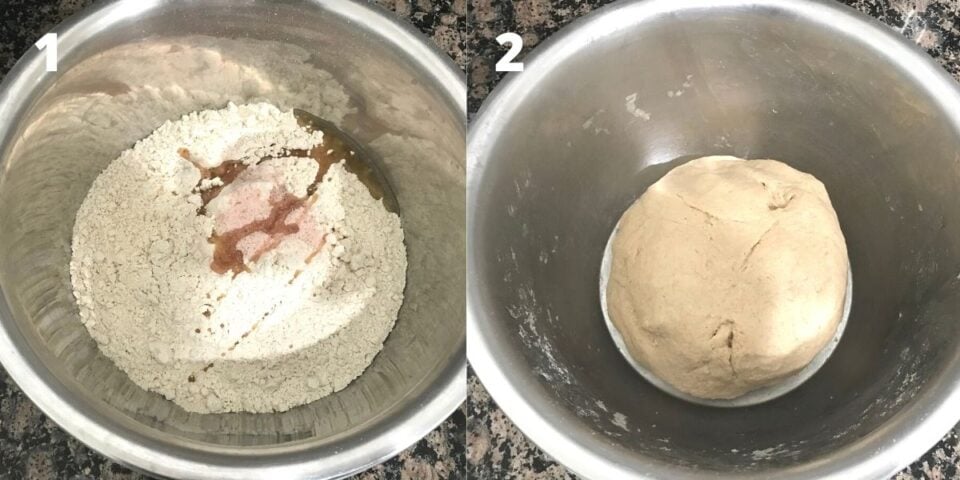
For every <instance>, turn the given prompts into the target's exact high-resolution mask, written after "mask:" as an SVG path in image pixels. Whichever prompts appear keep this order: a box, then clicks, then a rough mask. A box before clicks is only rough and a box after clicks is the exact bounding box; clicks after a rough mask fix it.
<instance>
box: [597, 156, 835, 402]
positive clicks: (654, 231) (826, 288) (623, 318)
mask: <svg viewBox="0 0 960 480" xmlns="http://www.w3.org/2000/svg"><path fill="white" fill-rule="evenodd" d="M612 256H613V258H612V262H611V271H610V279H609V283H608V285H607V308H608V312H609V315H610V320H611V321H612V322H613V324H614V325H615V326H616V328H617V329H618V330H619V331H620V333H621V335H622V336H623V338H624V340H625V343H626V345H627V348H628V350H629V353H630V354H631V356H633V358H634V359H635V360H636V361H637V362H638V363H640V364H641V365H643V366H644V367H646V368H647V369H648V370H649V371H650V372H652V373H653V374H654V375H656V376H657V377H659V378H660V379H661V380H663V381H665V382H667V383H669V384H670V385H672V386H673V387H675V388H676V389H677V390H680V391H682V392H684V393H687V394H689V395H693V396H696V397H700V398H705V399H731V398H736V397H738V396H741V395H743V394H745V393H747V392H750V391H751V390H755V389H757V388H759V387H763V386H765V385H769V384H772V383H775V382H777V381H778V380H781V379H783V378H784V377H787V376H789V375H791V374H794V373H796V372H798V371H799V370H801V369H803V368H804V367H805V366H806V365H807V364H808V363H810V361H811V360H812V359H813V357H814V356H816V354H817V353H819V352H820V350H821V349H822V348H823V347H824V346H825V345H826V344H827V342H829V341H830V339H831V338H832V337H833V335H834V334H835V332H836V329H837V326H838V325H839V323H840V321H841V316H842V315H843V306H844V300H845V298H844V297H845V295H846V285H847V272H848V269H849V265H848V263H847V248H846V244H845V242H844V239H843V233H842V232H841V231H840V225H839V223H838V221H837V215H836V212H834V210H833V206H832V205H831V204H830V198H829V197H828V196H827V191H826V189H825V188H824V186H823V184H822V183H820V181H819V180H817V179H816V178H814V177H813V176H812V175H808V174H806V173H802V172H799V171H797V170H794V169H793V168H791V167H789V166H787V165H786V164H783V163H781V162H778V161H775V160H749V161H748V160H742V159H739V158H734V157H705V158H700V159H697V160H693V161H691V162H689V163H686V164H684V165H681V166H679V167H677V168H675V169H673V170H672V171H670V172H669V173H667V174H666V175H665V176H664V177H663V178H662V179H660V181H658V182H657V183H655V184H654V185H653V186H651V187H650V188H649V189H647V191H646V192H645V193H644V194H643V195H642V196H641V197H640V198H639V199H638V200H637V201H636V202H635V203H634V204H633V205H632V206H630V208H629V209H628V210H627V211H626V213H624V214H623V217H622V218H621V220H620V228H619V230H618V232H617V234H616V236H615V237H614V239H613V253H612Z"/></svg>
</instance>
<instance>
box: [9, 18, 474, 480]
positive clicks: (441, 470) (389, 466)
mask: <svg viewBox="0 0 960 480" xmlns="http://www.w3.org/2000/svg"><path fill="white" fill-rule="evenodd" d="M132 1H137V0H132ZM92 3H94V2H93V0H59V1H58V0H0V77H2V76H3V75H5V74H6V72H7V71H8V70H9V69H10V68H11V67H12V66H13V64H14V63H15V62H16V61H17V59H18V58H19V57H20V55H22V54H23V52H25V51H26V50H27V49H29V48H33V44H34V43H35V42H36V41H37V39H39V38H40V36H41V35H43V34H44V33H46V32H47V31H48V30H49V29H50V28H52V27H53V26H55V25H56V24H57V23H59V22H60V21H61V20H63V19H64V18H66V17H67V16H69V15H71V14H73V13H74V12H77V11H79V10H80V9H82V8H83V7H85V6H87V5H89V4H92ZM377 3H379V4H381V5H382V6H384V7H386V8H388V9H390V10H392V11H394V12H396V14H397V15H398V16H400V17H403V18H406V19H407V20H409V21H410V22H411V23H413V24H414V25H416V26H417V27H418V28H419V29H420V30H421V31H423V32H424V33H425V34H426V35H428V36H429V37H431V38H432V39H433V41H434V42H435V43H436V44H437V45H439V46H440V48H441V49H442V50H444V51H446V52H447V53H448V54H449V55H450V56H451V57H453V58H454V60H455V61H456V62H457V63H458V64H459V65H460V66H461V68H463V67H464V65H465V63H466V58H465V56H464V51H465V43H464V42H465V38H464V28H463V25H464V18H465V15H466V1H465V0H409V1H407V0H377ZM465 408H466V407H465V406H464V407H461V408H460V409H459V410H457V411H456V412H454V414H453V415H451V416H450V418H448V419H447V420H446V421H445V422H444V423H443V424H442V425H441V426H439V427H438V428H437V429H435V430H434V431H432V432H431V433H430V434H428V435H427V436H426V437H425V438H424V439H423V440H421V441H420V442H418V443H417V444H416V445H414V446H412V447H410V448H408V449H407V450H405V451H403V452H402V453H400V454H399V455H397V456H396V457H394V458H393V459H391V460H389V461H387V462H385V463H383V464H381V465H378V466H376V467H374V468H371V469H370V470H368V471H366V472H364V473H361V474H359V475H357V476H355V477H354V479H355V480H375V479H425V480H434V479H459V478H464V474H463V471H464V458H465V449H464V441H463V438H464V430H465V428H466V419H465V411H466V410H465ZM144 478H150V477H147V476H144V475H140V474H138V473H134V472H131V471H130V470H128V469H127V468H124V467H123V466H120V465H118V464H116V463H114V462H112V461H110V460H108V459H106V458H104V457H103V456H101V455H99V454H98V453H96V452H94V451H92V450H90V449H89V448H87V447H86V446H84V445H83V444H82V443H80V442H79V441H77V440H76V439H74V438H73V437H71V436H70V435H69V434H67V433H66V432H64V431H63V430H62V429H60V428H59V427H58V426H57V425H56V424H54V423H53V422H51V421H50V420H49V419H47V418H46V416H44V415H43V413H41V412H40V410H38V409H37V408H36V407H35V406H34V405H33V403H31V402H30V400H29V399H27V398H26V396H24V395H23V393H22V392H21V391H20V389H19V388H18V387H17V386H16V384H14V383H13V381H12V380H10V378H9V377H8V376H7V374H6V372H4V371H3V370H2V369H0V480H20V479H26V480H64V479H71V480H80V479H91V480H92V479H144Z"/></svg>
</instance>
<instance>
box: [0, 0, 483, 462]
mask: <svg viewBox="0 0 960 480" xmlns="http://www.w3.org/2000/svg"><path fill="white" fill-rule="evenodd" d="M169 3H170V2H169V1H166V0H101V1H99V2H97V3H95V4H94V5H91V6H89V7H86V8H84V9H83V10H81V11H80V12H79V13H77V14H74V15H72V16H71V17H69V18H67V19H66V20H64V21H63V22H61V23H60V24H59V25H57V26H55V27H53V28H51V29H50V30H49V32H56V33H57V34H58V37H59V38H58V48H59V57H60V58H66V57H67V56H68V55H69V54H70V53H71V52H72V51H75V50H76V49H78V48H80V47H82V43H83V41H84V39H85V38H87V37H88V36H89V35H90V34H91V32H96V31H98V30H102V29H105V28H107V27H109V26H110V25H112V24H116V23H119V22H123V21H126V20H129V19H131V18H133V17H136V16H138V15H142V14H147V13H149V12H150V11H153V10H155V9H158V8H160V7H164V6H167V5H169ZM194 5H196V4H194V3H191V2H187V3H184V4H180V5H179V7H180V8H191V7H192V6H194ZM298 5H302V7H303V8H321V9H325V10H330V11H335V12H336V13H337V14H338V15H341V16H343V17H344V18H346V19H347V20H348V21H350V22H351V23H352V24H355V25H362V26H363V28H367V29H375V30H376V31H377V32H378V33H379V34H380V35H381V36H382V37H383V38H385V39H389V40H390V42H391V46H393V47H395V48H398V49H400V50H401V51H403V52H404V53H405V54H406V55H407V56H408V57H409V58H410V59H411V62H414V63H415V64H416V65H417V66H418V68H419V69H420V70H422V71H423V72H426V74H427V75H429V76H432V77H433V79H434V80H435V83H436V85H437V86H438V87H439V91H440V94H441V95H442V96H443V97H445V101H446V102H447V104H448V105H450V106H451V108H452V109H453V110H454V111H455V114H456V115H457V117H459V119H460V126H461V130H462V131H464V132H465V130H466V118H467V114H466V109H467V107H466V97H467V95H466V81H465V75H464V73H463V72H462V70H461V69H460V68H459V67H457V66H456V65H455V64H454V63H453V61H452V60H451V59H450V58H449V56H447V55H446V54H445V53H443V52H442V51H441V50H440V49H439V48H438V47H437V46H436V45H434V44H433V43H432V42H431V41H430V40H429V39H428V38H427V37H426V36H425V35H424V34H423V33H421V32H419V31H417V30H416V29H415V28H414V27H413V26H412V25H408V24H407V23H405V22H403V21H402V20H400V19H399V18H396V17H395V16H394V15H393V14H392V13H390V12H388V11H386V10H385V9H383V8H381V7H379V6H377V5H374V4H372V3H371V4H368V3H366V2H358V1H348V2H343V1H333V0H303V1H302V2H300V3H299V4H298ZM44 56H45V54H44V52H41V51H39V50H38V49H36V48H33V47H32V46H31V47H30V48H29V49H28V51H27V52H26V53H25V54H24V55H23V56H22V57H20V59H19V60H18V61H17V63H16V64H15V65H14V66H13V68H11V69H10V71H9V72H7V74H6V75H5V76H4V78H3V82H2V83H0V119H15V118H17V117H18V115H19V114H20V113H22V112H24V111H26V110H28V109H29V108H30V107H31V101H32V92H33V91H34V89H35V86H37V85H46V84H47V82H52V81H53V80H54V79H55V78H57V75H59V74H58V73H57V72H46V71H45V68H44V67H45V58H44ZM17 127H18V124H16V123H14V122H10V121H0V149H6V148H8V147H9V145H10V143H11V140H12V136H13V135H14V133H15V132H16V129H17ZM0 155H3V156H2V157H0V168H3V167H4V164H5V163H6V161H7V157H6V155H5V154H3V152H2V151H0ZM0 295H2V296H3V299H2V300H3V301H0V364H2V365H3V367H4V368H5V369H6V371H7V372H8V374H9V375H10V377H11V378H12V379H13V381H14V382H15V383H16V384H17V385H18V386H19V387H20V389H21V390H23V392H24V393H25V394H26V396H27V397H28V398H29V399H30V400H31V401H32V402H33V403H34V404H35V405H37V406H38V407H39V408H40V410H41V411H43V413H44V414H46V415H47V417H49V418H50V419H52V420H53V421H54V422H55V423H56V424H57V425H59V426H60V427H61V428H63V429H64V430H66V431H67V432H68V433H70V434H71V435H72V436H74V437H75V438H77V439H78V440H80V441H81V442H82V443H84V444H86V445H88V446H89V447H91V448H92V449H94V450H96V451H97V452H99V453H101V454H103V455H105V456H106V457H108V458H110V459H112V460H114V461H116V462H118V463H120V464H123V465H126V466H129V467H131V468H134V469H136V470H140V471H146V472H149V473H152V474H156V475H162V476H165V477H175V478H202V479H227V478H273V477H277V478H297V477H305V476H310V477H311V478H313V476H315V475H323V476H324V477H323V478H342V477H346V476H348V475H351V474H354V473H357V472H360V471H363V470H365V469H367V468H369V467H371V466H374V465H376V464H379V463H381V462H383V461H385V460H387V459H389V458H391V457H393V456H395V455H396V454H397V453H399V452H400V451H402V450H404V449H405V448H408V447H409V446H411V445H413V444H414V443H416V442H417V441H419V440H420V439H421V438H423V437H424V436H426V434H427V433H429V432H430V431H432V430H433V429H434V428H436V427H437V426H438V425H440V424H441V423H442V422H443V421H444V420H446V419H447V418H448V417H449V416H450V415H451V414H453V412H454V411H456V410H457V409H458V408H459V407H460V405H461V404H462V403H463V402H464V400H465V399H466V336H465V333H464V335H463V336H461V338H460V339H459V341H458V342H457V344H456V345H454V351H455V357H454V358H455V360H454V361H452V362H450V363H449V364H448V365H441V366H438V367H436V368H435V371H437V372H438V374H437V376H436V379H435V380H434V385H436V388H434V389H432V390H431V389H424V390H423V391H422V392H421V393H420V394H419V395H420V396H421V397H422V398H421V399H420V401H419V402H415V403H416V404H415V405H411V406H409V407H407V408H404V409H402V410H399V409H397V408H396V405H393V406H391V407H389V408H388V409H387V410H386V411H387V412H390V413H391V414H392V416H393V418H394V419H395V423H394V424H393V426H391V427H389V428H384V427H381V428H379V429H377V430H376V431H375V432H374V433H375V435H374V436H372V437H370V438H369V439H367V440H366V441H365V442H362V443H360V444H359V445H352V446H350V447H348V448H346V449H333V448H331V447H330V446H324V447H322V448H328V449H330V451H329V452H324V453H325V454H326V455H322V456H321V455H317V454H318V453H320V452H318V451H317V450H320V448H316V447H314V448H311V446H309V445H305V446H304V447H303V448H298V449H295V450H294V451H292V452H281V451H279V449H277V448H271V446H266V447H250V448H249V449H248V451H246V452H239V451H238V449H236V448H233V449H231V448H218V447H217V446H215V445H212V444H204V443H203V442H192V443H191V448H188V447H184V446H182V445H174V446H171V445H169V444H163V443H162V442H161V441H160V440H159V439H158V438H163V437H166V438H169V437H171V435H170V434H167V433H165V432H162V431H158V430H155V429H152V430H154V431H153V432H152V435H153V436H147V435H144V434H141V433H140V432H136V431H134V430H132V429H131V427H132V426H134V425H138V424H139V423H138V422H136V421H135V420H133V419H130V418H128V417H126V416H121V417H120V418H115V419H113V418H108V417H107V416H105V415H104V413H103V409H104V408H113V407H109V406H108V405H107V404H106V403H105V402H102V401H100V402H84V401H82V400H81V399H75V400H74V401H72V402H71V401H68V400H66V399H65V398H64V397H65V395H64V394H65V393H66V391H67V387H66V386H65V385H63V384H62V383H60V382H59V381H57V380H56V379H55V378H54V377H53V376H52V375H50V374H49V370H48V369H47V368H46V366H45V365H44V364H43V361H42V360H40V358H39V356H38V355H37V354H36V353H35V352H34V351H33V350H32V349H31V348H30V346H29V345H28V342H27V341H26V338H25V337H24V335H23V333H22V332H21V331H20V330H19V327H18V325H17V324H16V322H15V321H14V320H13V314H12V312H11V311H10V307H9V304H8V303H7V294H6V293H5V292H3V291H2V289H0ZM430 391H433V392H434V393H433V395H432V396H431V395H429V394H427V392H430ZM100 403H102V404H103V405H99V404H100ZM203 447H209V448H203ZM241 453H242V454H241ZM331 453H332V454H331ZM251 454H255V455H251Z"/></svg>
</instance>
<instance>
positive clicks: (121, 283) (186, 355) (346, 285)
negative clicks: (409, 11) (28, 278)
mask: <svg viewBox="0 0 960 480" xmlns="http://www.w3.org/2000/svg"><path fill="white" fill-rule="evenodd" d="M314 148H321V149H322V148H323V135H322V133H321V132H309V131H308V130H306V129H304V128H301V127H300V126H299V125H298V123H297V120H296V118H295V117H294V115H293V113H292V112H290V111H287V112H281V111H280V110H279V109H277V108H276V107H274V106H272V105H269V104H264V103H259V104H251V105H244V106H235V105H233V104H230V105H229V106H228V107H227V108H225V109H222V110H217V111H203V112H198V113H192V114H190V115H186V116H184V117H183V118H182V119H180V120H179V121H176V122H167V123H165V124H164V125H163V126H161V127H160V128H158V129H157V130H156V131H155V132H154V133H153V134H151V135H150V136H148V137H146V138H145V139H143V140H141V141H140V142H138V143H137V144H136V145H135V146H134V147H133V148H131V149H129V150H126V151H124V152H123V153H122V154H121V155H120V157H119V158H117V159H116V160H115V161H113V162H112V163H111V164H110V165H109V166H108V167H107V168H106V169H105V170H104V171H103V172H102V173H101V174H100V175H99V176H98V177H97V179H96V180H95V181H94V183H93V186H92V187H91V189H90V191H89V193H88V194H87V196H86V198H85V200H84V201H83V204H82V205H81V207H80V210H79V211H78V213H77V219H76V224H75V226H74V231H73V242H72V249H73V256H72V258H71V263H70V273H71V280H72V283H73V288H74V295H75V296H76V299H77V303H78V305H79V308H80V316H81V320H82V321H83V322H84V325H85V326H86V327H87V329H88V330H89V332H90V334H91V335H92V336H93V338H94V339H95V340H96V341H97V343H98V344H99V346H100V349H101V350H102V351H103V353H104V354H105V355H107V356H108V357H109V358H111V359H112V360H113V361H114V362H115V363H116V364H117V366H118V367H120V368H121V369H122V370H124V371H125V372H126V373H127V374H128V375H129V376H130V378H131V379H132V380H133V381H134V382H136V383H137V384H138V385H140V386H141V387H143V388H145V389H148V390H153V391H156V392H159V393H160V394H162V395H164V396H165V397H167V398H169V399H171V400H173V401H174V402H176V403H177V404H179V405H180V406H182V407H183V408H184V409H186V410H189V411H192V412H201V413H206V412H235V411H250V412H267V411H283V410H287V409H289V408H292V407H294V406H297V405H301V404H305V403H309V402H311V401H313V400H316V399H318V398H321V397H323V396H325V395H328V394H330V393H332V392H335V391H337V390H340V389H343V388H344V387H346V386H347V384H349V383H350V382H351V381H352V380H353V379H354V378H356V377H357V376H359V375H360V374H361V373H362V372H363V370H364V369H365V368H366V367H367V366H368V365H369V364H370V363H371V362H372V361H373V358H374V356H375V355H376V354H377V353H378V352H379V351H380V349H381V348H382V346H383V342H384V340H385V339H386V337H387V334H388V333H389V332H390V330H391V329H392V328H393V324H394V322H395V320H396V315H397V311H398V309H399V308H400V305H401V303H402V300H403V289H404V283H405V272H406V266H407V259H406V252H405V249H404V246H403V232H402V230H401V227H400V219H399V217H398V216H397V215H396V214H393V213H390V212H388V211H387V210H386V209H385V208H384V206H383V204H382V203H381V202H380V201H379V200H375V199H374V198H373V197H372V196H371V195H370V193H369V192H368V190H367V188H366V186H365V185H363V184H362V183H361V182H360V180H359V179H358V178H357V177H356V176H355V175H353V174H352V173H349V172H348V171H347V170H346V168H345V167H344V165H343V163H334V164H333V165H329V166H328V168H329V169H328V170H327V171H326V172H322V171H320V169H321V168H326V167H324V166H321V165H322V164H321V163H320V162H318V161H315V160H314V159H313V158H309V157H298V156H294V155H293V153H290V152H291V151H294V150H299V151H303V150H311V149H314Z"/></svg>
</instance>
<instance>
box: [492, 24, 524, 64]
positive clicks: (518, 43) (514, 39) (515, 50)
mask: <svg viewBox="0 0 960 480" xmlns="http://www.w3.org/2000/svg"><path fill="white" fill-rule="evenodd" d="M497 43H499V44H500V45H503V44H504V43H509V44H510V50H507V53H506V55H504V56H503V58H501V59H500V61H499V62H497V65H496V69H497V71H498V72H522V71H523V62H514V61H513V59H514V58H517V55H520V50H522V49H523V38H521V37H520V35H517V34H516V33H513V32H507V33H501V34H500V36H498V37H497Z"/></svg>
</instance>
